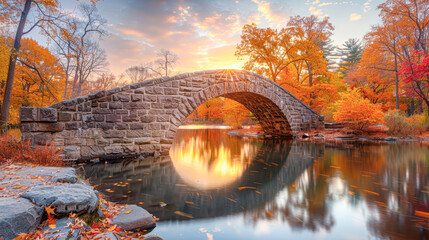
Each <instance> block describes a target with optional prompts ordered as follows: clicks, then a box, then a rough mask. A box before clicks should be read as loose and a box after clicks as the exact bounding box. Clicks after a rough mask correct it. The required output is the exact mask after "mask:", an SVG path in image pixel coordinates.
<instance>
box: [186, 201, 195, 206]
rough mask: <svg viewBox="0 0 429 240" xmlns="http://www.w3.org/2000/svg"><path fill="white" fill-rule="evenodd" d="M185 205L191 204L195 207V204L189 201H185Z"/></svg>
mask: <svg viewBox="0 0 429 240" xmlns="http://www.w3.org/2000/svg"><path fill="white" fill-rule="evenodd" d="M185 203H187V204H191V205H194V204H195V203H193V202H189V201H185Z"/></svg>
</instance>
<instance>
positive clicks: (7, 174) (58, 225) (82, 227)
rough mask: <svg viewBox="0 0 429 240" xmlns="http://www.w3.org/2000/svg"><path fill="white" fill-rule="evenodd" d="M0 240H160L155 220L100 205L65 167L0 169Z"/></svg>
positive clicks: (141, 212)
mask: <svg viewBox="0 0 429 240" xmlns="http://www.w3.org/2000/svg"><path fill="white" fill-rule="evenodd" d="M0 168H1V171H0V190H1V195H0V239H5V240H8V239H15V238H17V237H18V239H36V238H39V239H53V238H55V239H57V240H58V239H108V238H110V239H111V240H114V239H133V238H138V239H142V238H144V239H161V238H159V237H157V236H150V235H148V236H146V235H144V234H145V233H148V232H150V230H151V229H153V228H154V227H155V226H156V220H157V219H156V217H154V216H153V215H152V214H150V213H148V212H147V211H146V210H145V209H143V208H141V207H139V206H136V205H121V204H115V203H112V202H109V201H106V200H105V199H104V196H103V195H102V194H100V193H99V192H98V191H97V190H95V189H94V188H96V186H94V187H93V186H91V185H90V184H89V183H88V182H86V181H84V180H82V179H81V178H80V177H79V176H78V175H77V174H76V170H75V169H74V168H71V167H65V168H63V167H41V166H36V165H28V164H19V165H17V164H2V165H0Z"/></svg>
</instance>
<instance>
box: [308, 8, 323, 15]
mask: <svg viewBox="0 0 429 240" xmlns="http://www.w3.org/2000/svg"><path fill="white" fill-rule="evenodd" d="M308 11H310V13H311V15H315V16H322V15H323V12H322V9H317V8H315V7H310V8H309V9H308Z"/></svg>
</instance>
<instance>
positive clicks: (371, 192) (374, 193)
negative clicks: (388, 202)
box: [364, 190, 380, 196]
mask: <svg viewBox="0 0 429 240" xmlns="http://www.w3.org/2000/svg"><path fill="white" fill-rule="evenodd" d="M364 192H367V193H370V194H373V195H377V196H379V195H380V193H376V192H373V191H369V190H364Z"/></svg>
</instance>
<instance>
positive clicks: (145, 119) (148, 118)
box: [140, 115, 155, 123]
mask: <svg viewBox="0 0 429 240" xmlns="http://www.w3.org/2000/svg"><path fill="white" fill-rule="evenodd" d="M140 121H141V122H143V123H151V122H155V116H152V115H146V116H143V117H141V118H140Z"/></svg>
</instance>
